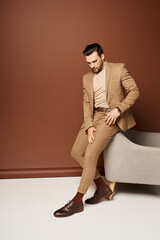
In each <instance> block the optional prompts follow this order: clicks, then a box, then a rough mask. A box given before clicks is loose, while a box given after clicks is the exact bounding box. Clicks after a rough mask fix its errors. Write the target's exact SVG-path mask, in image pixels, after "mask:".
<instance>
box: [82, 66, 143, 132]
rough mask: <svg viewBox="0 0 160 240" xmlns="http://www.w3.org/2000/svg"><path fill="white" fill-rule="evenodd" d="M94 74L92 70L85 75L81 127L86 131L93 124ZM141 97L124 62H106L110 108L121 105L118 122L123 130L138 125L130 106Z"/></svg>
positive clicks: (107, 95)
mask: <svg viewBox="0 0 160 240" xmlns="http://www.w3.org/2000/svg"><path fill="white" fill-rule="evenodd" d="M93 76H94V73H93V72H92V71H90V72H88V73H87V74H85V75H84V76H83V112H84V123H83V124H82V126H81V128H85V131H87V129H88V128H89V127H91V126H94V124H93V114H94V111H93V110H94V98H93ZM125 92H126V93H127V95H126V94H125ZM125 95H126V96H125ZM138 97H139V90H138V87H137V85H136V83H135V81H134V79H133V78H132V77H131V75H130V73H129V71H128V70H127V68H126V66H125V64H124V63H111V62H108V61H107V62H106V98H107V103H108V105H109V107H110V109H111V110H112V109H114V108H115V107H119V108H120V110H121V112H122V114H121V116H120V117H119V118H118V119H117V121H116V122H117V124H118V126H119V127H120V129H122V130H123V131H126V130H127V129H129V128H131V127H133V126H134V125H136V122H135V120H134V118H133V116H132V113H131V111H130V107H131V106H132V105H133V104H134V103H135V101H136V100H137V98H138Z"/></svg>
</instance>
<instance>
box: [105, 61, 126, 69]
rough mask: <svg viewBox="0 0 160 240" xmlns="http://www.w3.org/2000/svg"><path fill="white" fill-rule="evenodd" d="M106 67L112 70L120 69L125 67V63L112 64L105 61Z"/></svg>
mask: <svg viewBox="0 0 160 240" xmlns="http://www.w3.org/2000/svg"><path fill="white" fill-rule="evenodd" d="M107 65H109V66H111V67H113V68H122V67H123V66H124V65H125V63H113V62H108V61H107Z"/></svg>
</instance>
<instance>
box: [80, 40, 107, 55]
mask: <svg viewBox="0 0 160 240" xmlns="http://www.w3.org/2000/svg"><path fill="white" fill-rule="evenodd" d="M94 51H96V52H97V54H98V56H99V57H100V56H101V54H102V53H103V49H102V47H101V46H100V45H99V44H98V43H92V44H89V45H87V46H86V48H85V49H84V50H83V54H84V55H85V56H89V55H90V54H92V53H93V52H94Z"/></svg>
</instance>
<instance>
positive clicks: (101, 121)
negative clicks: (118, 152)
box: [71, 62, 139, 194]
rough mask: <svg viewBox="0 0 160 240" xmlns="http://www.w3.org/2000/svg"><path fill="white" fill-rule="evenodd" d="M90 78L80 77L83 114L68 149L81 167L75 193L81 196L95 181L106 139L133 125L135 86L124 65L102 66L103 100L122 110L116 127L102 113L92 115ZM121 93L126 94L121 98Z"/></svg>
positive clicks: (90, 75)
mask: <svg viewBox="0 0 160 240" xmlns="http://www.w3.org/2000/svg"><path fill="white" fill-rule="evenodd" d="M93 76H94V73H92V72H89V73H87V74H85V75H84V76H83V94H84V95H83V111H84V123H83V124H82V126H81V128H80V131H79V133H78V135H77V138H76V140H75V143H74V145H73V147H72V151H71V155H72V157H73V158H74V159H76V160H77V161H78V162H79V164H80V165H81V167H82V168H83V172H82V177H81V181H80V185H79V188H78V192H80V193H83V194H85V193H86V192H87V190H88V187H89V186H90V184H91V182H92V181H93V179H96V178H99V177H100V174H99V172H98V170H97V168H96V167H97V161H98V157H99V155H100V153H101V152H102V151H103V149H104V148H105V146H106V145H107V143H108V142H109V141H110V139H111V138H112V137H113V136H114V135H115V134H116V133H117V132H118V131H119V128H120V129H122V130H123V131H126V130H127V129H128V128H131V127H133V126H134V125H135V124H136V123H135V120H134V118H133V116H132V114H131V111H130V109H129V108H130V107H131V106H132V105H133V104H134V103H135V101H136V99H137V98H138V96H139V90H138V87H137V85H136V83H135V81H134V79H133V78H132V77H131V75H130V73H129V72H128V70H127V69H126V67H125V64H124V63H110V62H107V63H106V98H107V103H108V105H109V108H110V109H111V110H112V109H114V108H115V107H119V108H120V110H121V111H122V114H121V116H120V117H119V118H118V119H117V121H116V122H117V125H118V126H117V125H116V124H113V125H111V126H109V125H107V124H106V122H105V117H106V113H105V112H94V99H93ZM124 91H126V92H127V95H126V96H125V93H124ZM91 126H94V127H95V128H96V132H94V137H95V140H94V141H93V143H91V144H90V143H88V134H87V131H86V130H87V129H88V128H89V127H91Z"/></svg>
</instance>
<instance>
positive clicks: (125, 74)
mask: <svg viewBox="0 0 160 240" xmlns="http://www.w3.org/2000/svg"><path fill="white" fill-rule="evenodd" d="M121 84H122V87H123V88H124V89H125V90H126V92H127V96H126V97H125V98H124V100H123V101H122V102H121V103H120V104H119V105H118V106H117V107H119V108H120V110H121V112H122V114H123V113H124V112H125V111H126V110H127V109H129V108H130V107H131V106H132V105H133V104H134V103H135V102H136V100H137V99H138V97H139V89H138V87H137V85H136V83H135V81H134V79H133V78H132V77H131V75H130V73H129V71H128V70H127V68H126V66H125V64H124V63H123V65H122V70H121Z"/></svg>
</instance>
